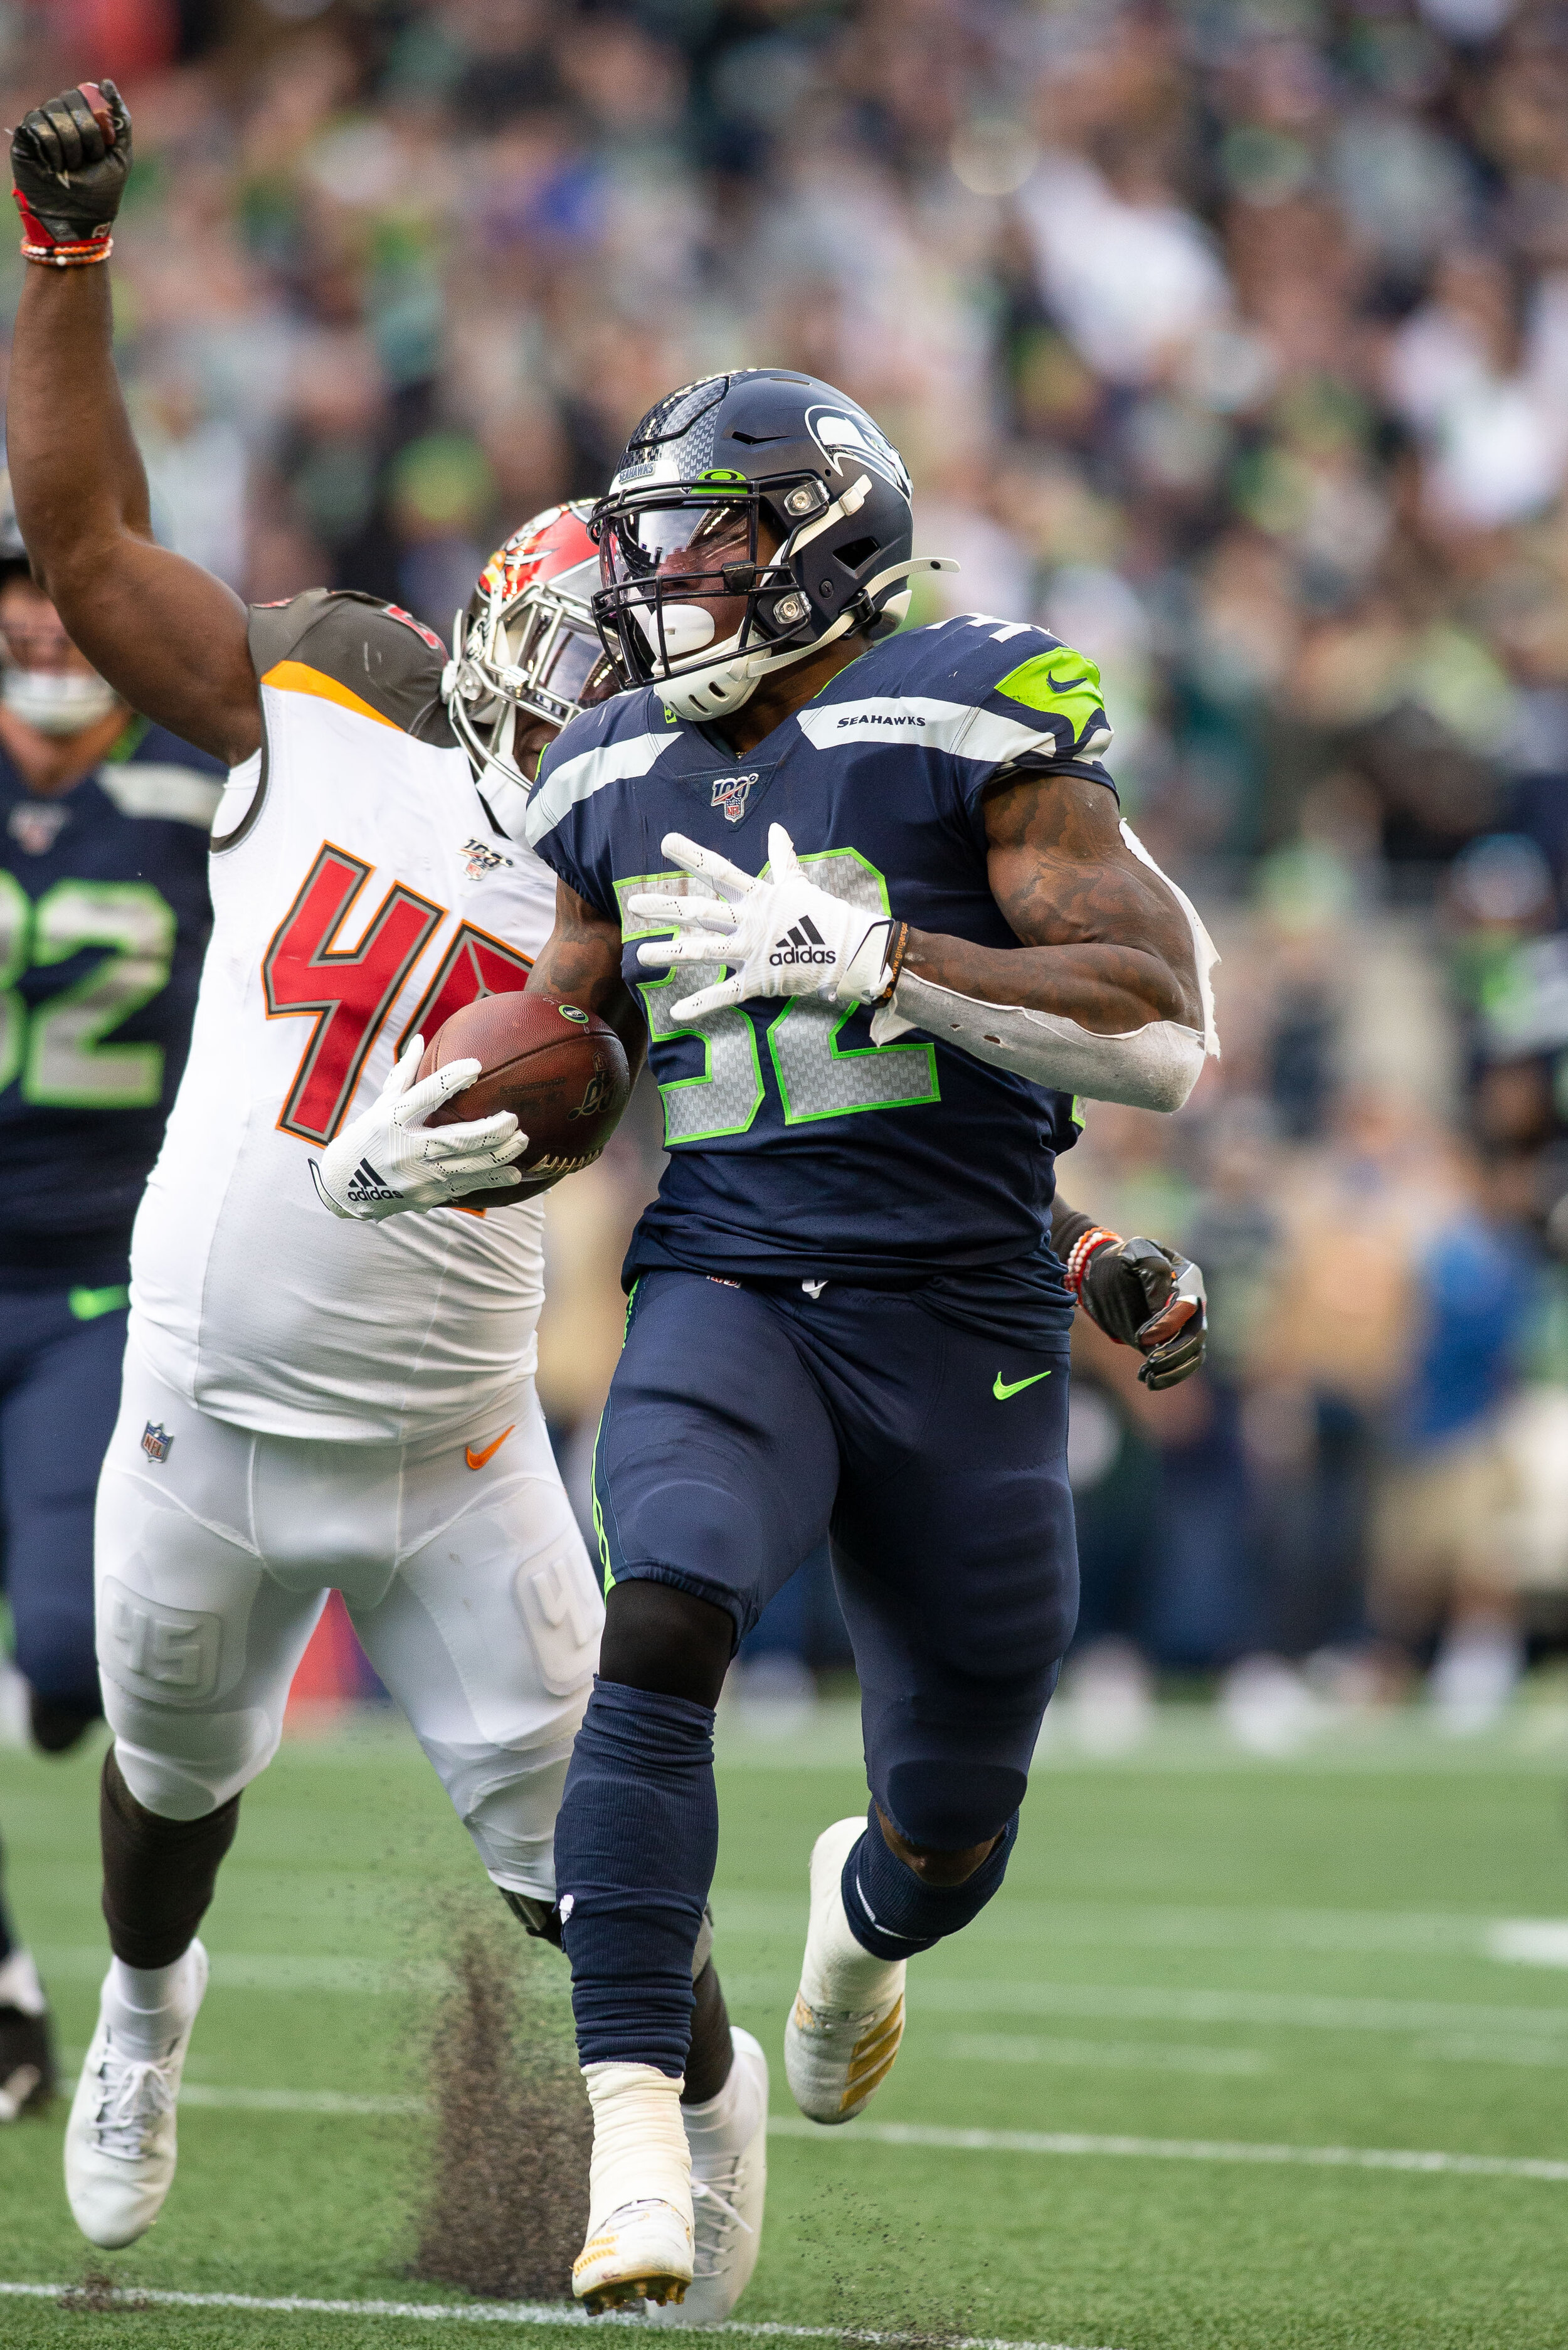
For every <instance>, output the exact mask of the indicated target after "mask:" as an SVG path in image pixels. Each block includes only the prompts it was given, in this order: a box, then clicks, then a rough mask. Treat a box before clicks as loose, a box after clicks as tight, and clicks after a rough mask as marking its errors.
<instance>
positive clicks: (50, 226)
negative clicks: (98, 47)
mask: <svg viewBox="0 0 1568 2350" xmlns="http://www.w3.org/2000/svg"><path fill="white" fill-rule="evenodd" d="M129 173H130V115H129V114H128V113H127V111H126V108H125V101H124V99H122V98H121V97H120V94H119V90H117V89H116V88H115V86H114V84H113V82H111V81H103V82H93V81H84V82H83V83H82V84H81V85H80V87H79V88H77V89H67V90H65V91H63V92H62V93H61V95H60V96H59V97H58V98H51V99H49V100H48V101H47V104H46V105H44V106H36V107H34V109H33V110H32V112H31V113H30V114H25V115H24V116H23V118H22V120H21V122H20V124H19V125H18V126H17V128H16V130H14V131H13V132H12V134H11V177H12V178H13V180H14V181H15V182H16V208H17V210H18V211H19V212H20V213H21V215H22V227H23V231H24V234H25V237H26V247H25V249H26V250H27V251H28V254H29V258H30V259H34V260H45V259H58V260H60V261H62V262H65V261H69V260H98V259H99V258H101V256H102V255H103V253H104V252H105V251H106V250H107V249H108V244H109V228H110V225H111V224H112V223H113V220H114V216H115V214H116V213H118V212H119V200H120V197H121V196H122V195H123V194H124V192H125V182H126V179H127V176H128V174H129Z"/></svg>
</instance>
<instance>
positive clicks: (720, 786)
mask: <svg viewBox="0 0 1568 2350" xmlns="http://www.w3.org/2000/svg"><path fill="white" fill-rule="evenodd" d="M756 781H757V777H756V776H755V775H721V776H720V777H719V780H718V782H717V783H716V784H715V785H714V786H713V798H712V802H711V805H712V806H714V807H716V808H722V809H723V811H724V821H725V823H726V824H739V823H740V821H741V818H742V816H744V815H745V813H746V802H747V801H748V800H749V799H750V798H751V796H752V787H753V785H754V784H755V783H756Z"/></svg>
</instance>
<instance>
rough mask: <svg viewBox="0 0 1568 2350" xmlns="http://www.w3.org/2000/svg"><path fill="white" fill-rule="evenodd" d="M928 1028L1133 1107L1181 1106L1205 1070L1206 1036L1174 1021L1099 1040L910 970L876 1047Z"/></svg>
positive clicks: (1034, 1073)
mask: <svg viewBox="0 0 1568 2350" xmlns="http://www.w3.org/2000/svg"><path fill="white" fill-rule="evenodd" d="M909 1028H923V1029H924V1030H925V1031H926V1033H927V1035H930V1036H935V1037H938V1038H940V1040H941V1042H943V1043H944V1044H950V1045H961V1047H962V1049H963V1050H964V1051H965V1052H966V1053H971V1054H972V1055H974V1057H975V1059H976V1060H977V1061H989V1062H990V1064H991V1066H992V1067H993V1068H997V1069H1008V1070H1010V1071H1011V1072H1012V1075H1013V1076H1018V1077H1027V1078H1028V1079H1029V1081H1030V1083H1031V1084H1032V1085H1036V1086H1044V1087H1048V1088H1049V1090H1050V1091H1052V1092H1053V1093H1063V1094H1083V1095H1084V1096H1085V1097H1087V1098H1088V1099H1089V1100H1091V1101H1108V1102H1124V1103H1126V1104H1127V1107H1129V1108H1132V1109H1158V1110H1173V1109H1179V1108H1180V1107H1181V1105H1182V1103H1183V1102H1184V1101H1185V1100H1186V1099H1187V1097H1188V1095H1189V1093H1190V1092H1191V1091H1192V1088H1193V1087H1194V1086H1195V1085H1196V1084H1197V1083H1198V1078H1199V1072H1200V1070H1201V1069H1202V1066H1203V1059H1204V1042H1203V1036H1202V1034H1201V1032H1200V1031H1199V1029H1196V1028H1184V1027H1182V1026H1180V1025H1179V1023H1178V1022H1176V1021H1174V1020H1155V1021H1151V1022H1150V1024H1149V1025H1148V1026H1147V1028H1135V1029H1134V1030H1133V1031H1132V1033H1131V1034H1130V1035H1126V1036H1096V1035H1095V1034H1094V1032H1093V1031H1092V1030H1091V1029H1088V1028H1081V1027H1080V1026H1079V1025H1078V1023H1077V1022H1076V1021H1075V1020H1067V1019H1064V1018H1063V1016H1062V1014H1060V1013H1056V1012H1032V1011H1030V1010H1029V1009H1028V1008H1027V1006H1026V1005H1023V1004H1022V1003H981V1000H980V999H979V997H977V996H972V995H960V994H958V993H955V992H954V990H953V989H952V988H950V987H940V986H939V985H938V984H937V983H936V982H935V981H934V980H929V979H920V978H919V977H918V976H917V975H916V974H915V973H914V972H909V971H906V972H904V973H903V975H902V976H901V978H900V979H899V981H898V986H897V987H896V988H895V989H894V991H893V1000H892V1002H891V1003H888V1004H885V1005H884V1006H883V1007H882V1009H881V1010H880V1011H879V1012H878V1013H877V1016H876V1018H875V1019H874V1020H873V1021H872V1023H871V1041H872V1043H873V1044H874V1045H886V1044H889V1043H891V1041H892V1039H893V1038H894V1037H895V1036H901V1035H903V1034H904V1032H905V1031H906V1030H907V1029H909Z"/></svg>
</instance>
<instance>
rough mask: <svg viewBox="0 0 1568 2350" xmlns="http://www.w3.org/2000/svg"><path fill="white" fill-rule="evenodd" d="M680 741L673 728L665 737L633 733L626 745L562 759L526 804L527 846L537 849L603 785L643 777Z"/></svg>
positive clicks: (605, 746) (615, 744)
mask: <svg viewBox="0 0 1568 2350" xmlns="http://www.w3.org/2000/svg"><path fill="white" fill-rule="evenodd" d="M679 741H680V733H679V732H678V731H677V730H675V729H674V728H671V730H670V733H668V734H634V735H633V736H632V738H631V740H630V741H629V742H627V743H603V744H601V745H600V746H599V747H598V748H597V749H596V750H592V751H585V752H583V753H582V754H581V755H580V756H579V757H577V758H576V759H566V760H563V761H562V763H561V764H560V765H559V766H558V767H557V768H556V770H555V772H554V773H553V774H552V775H550V776H549V777H548V778H547V779H546V780H545V783H543V784H542V785H540V787H539V789H538V790H537V791H536V792H535V795H534V796H533V798H532V800H531V801H530V802H529V804H528V818H527V826H526V831H527V837H528V846H529V847H530V848H537V847H538V845H539V843H540V842H541V841H542V840H543V839H544V837H545V834H546V833H547V832H553V831H554V830H555V828H556V826H557V825H558V824H559V823H560V821H561V818H562V817H563V816H566V814H567V813H568V811H569V810H571V809H572V808H574V807H576V806H578V805H579V804H580V803H581V802H582V801H584V800H591V799H592V797H593V795H594V794H595V793H596V792H602V791H603V790H604V788H605V785H607V784H618V783H629V782H631V781H632V780H634V778H635V777H637V776H639V775H647V773H648V771H649V768H650V767H651V766H652V765H653V763H654V761H655V760H656V759H657V758H659V755H660V754H662V753H663V752H665V751H667V750H668V749H669V747H670V743H678V742H679Z"/></svg>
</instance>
